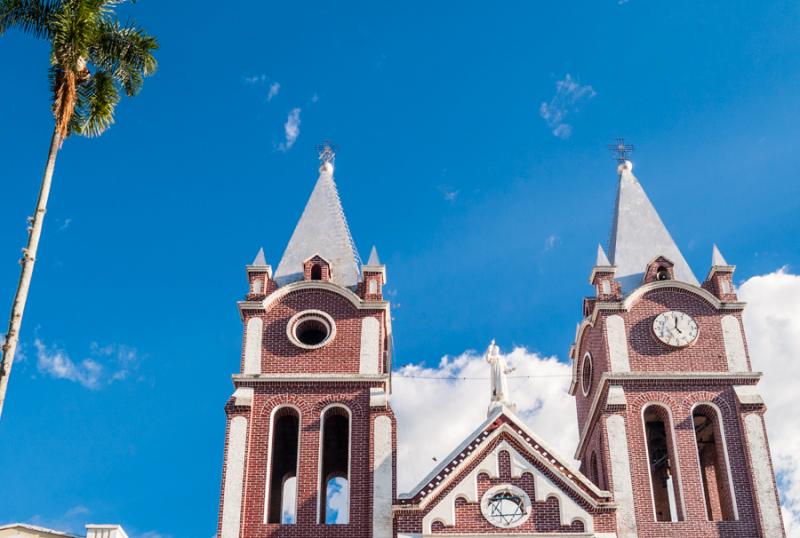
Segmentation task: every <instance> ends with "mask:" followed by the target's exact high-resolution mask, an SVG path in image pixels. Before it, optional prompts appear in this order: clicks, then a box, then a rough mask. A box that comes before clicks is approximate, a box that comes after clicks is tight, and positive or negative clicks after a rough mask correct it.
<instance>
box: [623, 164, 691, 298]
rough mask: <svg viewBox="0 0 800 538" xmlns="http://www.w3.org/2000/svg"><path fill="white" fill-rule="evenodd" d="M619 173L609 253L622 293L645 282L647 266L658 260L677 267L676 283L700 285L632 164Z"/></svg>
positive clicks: (675, 269) (675, 268)
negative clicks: (663, 260) (635, 173)
mask: <svg viewBox="0 0 800 538" xmlns="http://www.w3.org/2000/svg"><path fill="white" fill-rule="evenodd" d="M618 170H619V188H618V190H617V204H616V207H615V209H614V220H613V222H612V225H611V239H610V241H609V246H608V247H609V248H608V250H609V253H610V254H611V262H612V263H613V264H614V265H616V267H617V273H616V278H617V280H618V281H619V283H620V285H621V286H622V291H623V293H627V292H629V291H631V290H632V289H634V288H636V287H637V286H638V285H639V284H640V283H641V282H642V278H643V276H644V271H645V269H646V268H647V264H648V263H650V262H651V261H653V259H654V258H656V257H658V256H663V257H665V258H667V259H668V260H670V261H671V262H672V263H674V264H675V266H674V271H675V278H676V280H681V281H683V282H687V283H689V284H694V285H698V282H697V278H695V276H694V273H693V272H692V269H691V268H690V267H689V264H688V263H686V260H685V259H684V257H683V254H681V251H680V250H679V249H678V246H677V245H676V244H675V242H674V241H673V240H672V236H671V235H670V234H669V231H667V228H666V227H665V226H664V223H663V222H662V221H661V217H659V216H658V212H657V211H656V209H655V207H653V204H652V203H651V202H650V199H649V198H648V197H647V194H645V192H644V189H642V186H641V185H640V184H639V181H638V180H637V179H636V176H634V175H633V164H632V163H631V162H630V161H625V162H624V163H623V164H620V166H619V169H618Z"/></svg>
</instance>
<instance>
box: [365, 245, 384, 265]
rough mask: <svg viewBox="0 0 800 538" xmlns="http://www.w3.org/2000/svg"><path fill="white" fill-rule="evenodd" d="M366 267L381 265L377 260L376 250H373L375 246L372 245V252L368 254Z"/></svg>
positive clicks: (378, 259)
mask: <svg viewBox="0 0 800 538" xmlns="http://www.w3.org/2000/svg"><path fill="white" fill-rule="evenodd" d="M367 265H381V260H380V258H378V249H377V248H375V245H372V250H370V252H369V260H367Z"/></svg>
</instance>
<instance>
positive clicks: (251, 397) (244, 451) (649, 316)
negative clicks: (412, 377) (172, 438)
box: [218, 148, 785, 538]
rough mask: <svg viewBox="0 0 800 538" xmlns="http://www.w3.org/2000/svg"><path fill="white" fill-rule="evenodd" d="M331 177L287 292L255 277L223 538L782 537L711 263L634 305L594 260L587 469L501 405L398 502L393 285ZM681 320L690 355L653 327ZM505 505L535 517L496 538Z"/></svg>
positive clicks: (234, 403) (586, 348)
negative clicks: (387, 291)
mask: <svg viewBox="0 0 800 538" xmlns="http://www.w3.org/2000/svg"><path fill="white" fill-rule="evenodd" d="M328 152H329V153H324V154H323V155H325V156H326V157H327V158H329V159H332V153H330V150H329V148H328ZM630 170H631V168H630V166H629V163H628V164H626V165H624V166H621V167H620V171H621V172H620V173H621V174H622V176H624V177H622V179H624V180H625V181H627V182H628V183H627V185H628V186H627V187H625V188H626V189H629V191H628V193H627V194H625V196H627V197H631V196H633V197H639V198H638V200H639V202H641V203H639V204H638V205H637V204H633V206H637V207H641V206H642V204H644V203H645V202H646V204H649V201H648V200H647V199H646V197H644V196H645V195H644V193H643V191H641V189H640V188H639V187H638V184H637V183H636V180H635V178H633V176H632V175H630ZM332 173H333V165H332V160H329V161H325V162H324V163H323V166H322V167H321V168H320V179H319V180H318V182H317V186H316V187H315V190H314V194H312V198H311V200H310V201H309V205H308V206H307V208H306V211H305V212H304V213H303V217H302V218H301V223H300V224H298V227H297V229H296V231H295V234H294V235H293V236H292V239H291V241H290V246H289V247H287V253H289V252H290V251H291V255H290V256H288V255H287V254H284V260H286V259H289V260H293V261H292V263H291V264H289V263H287V266H284V269H283V272H282V275H283V276H282V277H276V278H277V280H276V279H273V277H272V269H271V267H270V266H269V265H267V264H266V261H265V258H264V256H263V252H260V253H259V256H257V258H256V261H255V262H254V265H249V266H247V276H248V287H247V290H246V295H245V300H244V301H242V302H240V303H239V308H240V313H241V317H242V322H243V327H244V332H243V337H242V356H241V362H240V370H239V371H240V373H239V374H237V375H234V376H233V381H234V389H235V390H234V393H233V395H232V396H231V398H230V399H229V401H228V402H227V405H226V406H225V412H226V415H227V421H228V423H227V429H226V438H225V439H226V440H225V451H224V462H223V473H222V488H221V495H220V515H219V524H218V536H219V537H220V538H266V537H289V538H301V537H308V538H317V537H319V538H323V537H332V538H339V537H342V538H343V537H356V538H361V537H363V538H369V537H372V538H392V537H403V538H420V537H423V536H469V537H478V536H495V535H501V536H513V535H521V536H534V535H535V536H543V535H547V536H556V535H558V536H581V537H590V536H598V537H602V538H612V537H613V538H634V537H641V538H661V537H665V538H666V537H674V536H679V537H682V538H686V537H703V538H706V537H707V538H712V537H713V538H717V537H720V538H721V537H731V538H736V537H738V538H752V537H765V538H773V537H779V536H783V535H785V531H784V529H783V526H782V522H781V521H780V508H779V505H778V498H777V485H776V483H775V476H774V472H773V471H772V463H771V460H770V456H769V447H768V441H767V439H766V433H765V430H764V428H763V420H762V415H763V413H764V412H765V406H764V404H763V401H762V400H761V398H760V396H759V395H758V393H757V391H756V385H757V383H758V380H759V377H760V374H758V373H754V372H752V371H751V367H750V358H749V355H748V351H747V343H746V339H745V337H744V329H743V325H742V309H743V308H744V305H743V304H742V303H739V302H737V297H736V294H735V288H734V287H733V280H732V273H733V269H734V268H733V267H732V266H728V265H725V262H724V259H723V258H722V256H721V254H719V251H718V250H716V249H715V251H714V260H715V265H714V267H712V268H711V271H710V272H709V275H708V277H707V278H706V281H705V282H703V283H702V284H699V285H694V284H693V283H687V282H682V281H678V280H676V274H677V273H678V272H679V271H678V270H680V272H682V273H683V274H684V275H685V274H686V273H685V271H689V272H690V269H688V266H685V261H683V260H682V258H681V263H680V264H679V265H678V266H675V265H674V264H673V263H672V261H670V260H669V259H667V258H665V257H664V256H661V255H659V256H656V257H654V258H653V259H652V261H650V262H649V263H648V264H647V265H646V266H645V267H641V271H642V272H641V282H640V284H638V285H634V286H632V287H631V282H633V281H632V280H631V276H630V274H629V275H627V276H626V282H625V286H626V287H625V290H626V291H625V293H623V285H622V284H621V282H620V281H619V280H616V279H615V271H616V267H615V266H613V265H611V263H610V262H609V261H608V258H607V257H606V255H605V253H604V252H603V251H602V249H598V265H597V266H596V267H595V268H594V270H593V271H592V274H591V277H590V282H591V284H592V285H593V286H594V287H595V291H596V293H595V294H594V295H593V296H591V297H586V298H585V299H584V301H583V306H582V308H583V310H582V314H583V321H582V323H581V325H580V326H579V329H578V332H577V334H576V341H575V343H574V344H573V346H572V347H571V349H570V358H571V360H572V361H573V381H572V385H571V387H570V393H571V394H572V395H573V396H574V397H575V406H576V413H577V420H578V427H579V433H580V440H579V445H578V447H577V450H576V454H575V458H576V459H578V460H580V469H579V470H578V469H574V468H573V467H572V464H571V463H570V462H569V460H567V459H564V458H563V457H562V456H558V455H556V454H553V453H552V451H551V450H550V449H549V448H548V447H547V445H546V443H545V442H544V441H543V440H540V439H539V438H538V437H537V436H536V434H535V433H534V432H532V431H530V430H529V429H528V428H527V427H526V426H525V425H524V423H522V421H521V419H519V417H517V416H516V415H515V413H514V411H513V410H512V409H509V408H507V407H505V403H503V402H501V403H500V404H498V406H496V407H495V408H492V410H491V411H490V416H489V418H488V419H487V421H486V422H485V423H484V424H483V425H482V426H481V427H480V428H479V429H478V430H477V433H476V434H474V436H473V437H472V438H468V439H466V440H465V441H464V443H463V444H462V445H460V447H459V448H457V449H456V450H455V451H454V452H453V453H452V454H451V455H450V456H449V457H448V458H447V459H446V460H444V461H442V462H441V463H440V464H439V466H438V467H437V468H436V469H434V470H433V472H432V473H431V475H430V477H429V479H426V480H427V482H425V483H423V484H421V485H420V486H419V487H418V488H417V489H416V490H415V491H413V492H411V494H410V495H407V496H403V497H398V496H397V491H396V476H397V472H396V468H395V466H396V456H397V454H396V445H397V438H396V437H397V428H396V422H395V417H394V414H393V412H392V410H391V407H390V405H389V400H388V397H389V390H390V387H391V385H390V376H391V360H392V357H391V352H392V338H391V314H390V311H389V304H388V303H387V302H385V301H384V300H383V292H382V287H383V285H384V284H385V282H386V269H385V267H384V266H383V265H382V264H380V261H379V259H378V256H377V252H376V251H375V250H374V249H373V252H372V254H371V255H370V261H369V262H368V264H367V265H364V266H362V267H361V269H360V271H359V270H358V269H357V268H355V265H354V264H355V260H357V258H358V255H357V254H356V253H355V252H354V250H353V247H352V240H351V239H350V237H349V230H348V228H347V225H346V222H345V221H344V216H343V213H342V212H341V207H340V206H339V199H338V194H337V193H336V190H335V185H334V183H333V180H332ZM625 174H628V176H625ZM637 189H638V190H637ZM642 197H644V198H642ZM617 211H618V215H617V216H616V218H617V219H619V218H620V217H619V211H620V209H619V207H618V210H617ZM315 216H319V217H320V218H321V219H322V221H323V222H325V224H326V226H327V229H329V230H330V234H331V235H330V236H329V237H316V236H314V237H304V236H303V235H302V234H303V233H304V232H302V230H308V229H313V230H317V231H319V229H321V228H320V227H316V226H314V225H315V224H316V223H315V222H313V219H314V218H315ZM651 218H652V216H651ZM656 224H657V225H658V226H662V225H661V224H660V221H659V222H658V223H656ZM651 225H655V224H653V223H652V222H651ZM322 228H324V227H322ZM615 229H616V225H615ZM298 230H299V231H298ZM315 233H317V232H315ZM319 233H322V234H325V233H328V232H325V231H324V230H323V231H322V232H319ZM626 233H628V232H626ZM657 235H658V236H659V237H660V238H661V241H665V239H664V237H666V238H667V239H669V235H668V234H666V235H664V233H661V234H660V235H659V234H657ZM617 239H618V238H617ZM337 241H338V242H339V243H336V242H337ZM669 241H670V242H671V239H669ZM615 246H618V245H617V244H616V243H615ZM662 247H663V248H665V249H666V250H665V252H666V251H671V252H673V253H675V252H677V250H676V248H677V247H675V246H674V245H670V244H666V246H664V245H661V246H659V247H658V248H662ZM323 251H324V252H326V254H325V255H324V256H323V255H321V254H320V252H323ZM298 260H303V261H302V262H300V261H298ZM329 260H332V261H329ZM295 262H296V263H295ZM282 264H283V261H282ZM337 264H338V265H337ZM295 265H296V267H295ZM628 270H631V268H630V267H629V268H628ZM278 273H281V268H280V267H279V270H278ZM355 273H358V275H357V276H356V275H355ZM634 276H635V274H634ZM689 276H692V275H689ZM281 279H283V280H281ZM353 279H357V282H355V283H353V282H352V280H353ZM692 279H693V276H692ZM278 282H280V285H279V284H278ZM342 282H345V283H346V285H345V284H342ZM351 284H352V285H351ZM672 311H677V312H680V313H682V314H683V315H688V316H691V318H692V319H693V320H694V323H696V325H697V329H698V335H697V337H696V338H695V339H694V340H693V341H692V342H691V343H690V344H689V345H686V346H683V347H678V346H670V345H667V344H665V343H664V342H662V341H660V340H659V339H658V338H657V337H656V334H655V333H654V329H653V322H654V319H655V318H656V317H657V316H659V315H660V314H662V313H665V312H672ZM673 330H675V331H680V329H679V328H678V326H677V324H675V325H674V328H673ZM681 334H683V333H682V331H681ZM511 407H513V406H511ZM330 416H334V417H336V418H335V419H329V417H330ZM329 420H330V422H329ZM334 422H335V424H338V426H334ZM328 424H330V426H326V425H328ZM343 425H346V429H344V428H345V426H343ZM326 428H330V429H326ZM279 441H280V442H279ZM281 447H283V448H281ZM286 447H290V448H286ZM342 447H344V449H343V448H342ZM342 450H346V452H342ZM343 454H344V455H343ZM323 469H325V471H323ZM323 473H324V474H325V477H323V476H322V475H323ZM328 477H343V478H347V480H348V481H349V503H350V504H349V512H348V514H349V520H348V522H347V523H346V524H340V525H335V524H326V523H325V522H324V518H322V517H321V515H320V514H321V511H322V510H323V509H324V501H325V484H324V482H325V479H326V478H328ZM290 478H296V483H297V488H296V490H297V491H296V498H297V503H296V511H295V516H294V521H293V522H292V523H279V522H278V521H279V520H280V519H281V517H282V510H283V507H282V506H280V505H279V504H278V503H272V505H271V506H272V507H270V503H271V502H272V500H273V499H277V498H273V497H272V495H273V494H274V492H273V491H270V490H271V489H276V488H277V485H280V486H281V488H282V486H283V483H284V481H285V480H288V479H290ZM770 482H771V484H770ZM281 491H282V490H281ZM495 491H503V495H509V496H511V498H512V499H513V500H514V502H517V503H518V504H517V505H516V506H522V505H524V506H525V509H524V510H523V512H525V515H524V517H522V518H520V519H518V520H517V521H516V523H514V524H513V525H511V524H508V523H506V524H500V523H498V524H497V526H496V525H495V524H493V523H492V522H491V521H490V519H489V516H488V515H487V512H486V510H488V509H489V505H490V504H491V499H492V498H493V497H492V496H494V495H495ZM515 492H516V493H515ZM487 499H490V501H489V502H487ZM277 500H281V499H277ZM523 501H524V502H523ZM276 507H277V508H276ZM277 509H279V510H280V511H279V512H276V510H277ZM273 519H274V521H270V520H273ZM503 525H505V526H503Z"/></svg>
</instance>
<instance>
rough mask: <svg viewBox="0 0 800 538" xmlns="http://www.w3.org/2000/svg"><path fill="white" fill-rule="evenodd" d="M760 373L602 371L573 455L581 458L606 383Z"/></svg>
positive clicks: (728, 378)
mask: <svg viewBox="0 0 800 538" xmlns="http://www.w3.org/2000/svg"><path fill="white" fill-rule="evenodd" d="M761 375H762V373H761V372H737V373H730V372H627V373H614V374H611V373H608V372H604V373H603V375H601V376H600V381H599V382H598V383H597V388H598V390H597V392H595V394H594V398H593V399H592V405H591V406H590V407H589V413H588V414H587V415H586V417H587V419H586V423H585V424H584V425H583V429H582V430H581V432H580V437H579V438H578V446H577V448H576V449H575V456H574V457H575V459H576V460H581V459H583V450H584V448H585V446H584V445H585V444H586V439H587V436H588V435H589V432H590V431H591V428H592V427H593V425H594V422H593V421H592V420H591V418H592V417H593V416H594V415H595V413H596V412H597V408H598V407H599V406H600V396H601V394H602V393H603V391H602V387H603V386H604V385H605V384H606V383H614V382H617V384H620V383H621V382H623V381H641V380H644V381H647V380H651V379H656V380H660V381H685V380H701V379H708V380H712V381H737V380H740V379H752V380H754V381H758V380H759V379H761Z"/></svg>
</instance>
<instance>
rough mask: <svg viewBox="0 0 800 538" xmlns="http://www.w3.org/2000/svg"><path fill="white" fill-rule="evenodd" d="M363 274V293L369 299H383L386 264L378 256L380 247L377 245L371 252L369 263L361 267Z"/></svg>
mask: <svg viewBox="0 0 800 538" xmlns="http://www.w3.org/2000/svg"><path fill="white" fill-rule="evenodd" d="M361 274H362V275H363V289H362V294H363V296H364V299H365V300H367V301H381V300H383V286H384V285H385V284H386V266H385V265H384V264H382V263H381V260H380V258H378V249H376V248H375V245H373V246H372V250H371V251H370V253H369V260H367V264H366V265H363V266H362V267H361Z"/></svg>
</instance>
